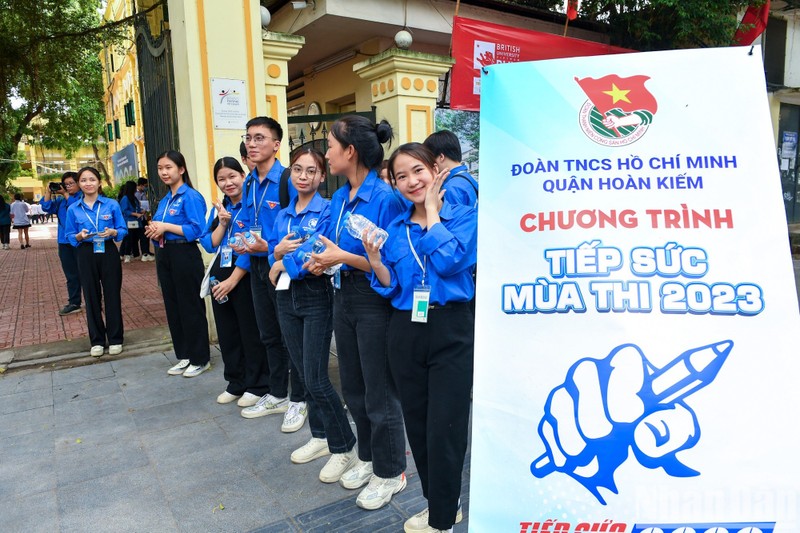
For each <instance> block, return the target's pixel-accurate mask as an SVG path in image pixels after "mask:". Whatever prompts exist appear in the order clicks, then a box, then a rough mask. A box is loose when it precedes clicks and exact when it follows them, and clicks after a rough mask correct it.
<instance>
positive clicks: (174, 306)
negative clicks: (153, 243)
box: [156, 242, 211, 366]
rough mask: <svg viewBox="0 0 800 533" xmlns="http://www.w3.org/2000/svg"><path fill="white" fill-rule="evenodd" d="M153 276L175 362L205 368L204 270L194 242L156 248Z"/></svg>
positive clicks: (206, 348) (208, 356)
mask: <svg viewBox="0 0 800 533" xmlns="http://www.w3.org/2000/svg"><path fill="white" fill-rule="evenodd" d="M156 250H157V252H156V274H157V275H158V282H159V283H160V284H161V294H162V295H163V296H164V308H165V309H166V311H167V325H168V326H169V334H170V336H171V337H172V346H173V348H174V349H175V356H176V357H177V358H178V360H181V359H188V360H189V362H190V363H191V364H193V365H200V366H202V365H205V364H206V363H208V361H209V360H210V359H211V351H210V349H209V346H208V321H207V320H206V304H205V302H204V301H203V299H202V298H200V284H201V283H202V282H203V276H204V275H205V268H204V267H203V258H202V257H201V256H200V249H199V248H198V247H197V243H196V242H189V243H182V244H165V245H164V247H163V248H156Z"/></svg>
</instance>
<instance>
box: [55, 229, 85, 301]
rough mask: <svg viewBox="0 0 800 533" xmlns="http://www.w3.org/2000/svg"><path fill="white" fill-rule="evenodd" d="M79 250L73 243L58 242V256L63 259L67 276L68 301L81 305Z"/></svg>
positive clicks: (62, 265) (63, 266) (63, 267)
mask: <svg viewBox="0 0 800 533" xmlns="http://www.w3.org/2000/svg"><path fill="white" fill-rule="evenodd" d="M77 255H78V250H77V248H75V247H74V246H72V245H71V244H62V243H58V258H59V259H60V260H61V270H63V271H64V277H65V278H67V298H68V299H67V302H68V303H70V304H72V305H81V278H80V275H79V274H78V260H77Z"/></svg>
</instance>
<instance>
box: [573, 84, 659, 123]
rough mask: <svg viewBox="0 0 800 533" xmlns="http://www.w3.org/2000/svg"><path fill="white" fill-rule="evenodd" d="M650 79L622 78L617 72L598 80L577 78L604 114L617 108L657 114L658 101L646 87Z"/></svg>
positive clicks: (587, 94)
mask: <svg viewBox="0 0 800 533" xmlns="http://www.w3.org/2000/svg"><path fill="white" fill-rule="evenodd" d="M649 79H650V77H649V76H629V77H627V78H621V77H619V76H617V75H616V74H609V75H608V76H603V77H602V78H600V79H597V80H596V79H594V78H583V79H578V78H575V81H577V82H578V85H580V86H581V89H583V92H585V93H586V96H588V97H589V100H591V101H592V103H593V104H594V106H595V107H596V108H597V110H598V111H600V112H601V113H602V114H604V115H605V114H606V113H608V112H609V111H611V110H612V109H617V108H619V109H621V110H622V111H624V112H625V113H633V112H634V111H639V110H645V111H649V112H650V113H652V114H654V115H655V113H656V111H657V110H658V103H657V102H656V99H655V97H654V96H653V95H652V94H650V91H648V90H647V89H645V87H644V82H646V81H647V80H649Z"/></svg>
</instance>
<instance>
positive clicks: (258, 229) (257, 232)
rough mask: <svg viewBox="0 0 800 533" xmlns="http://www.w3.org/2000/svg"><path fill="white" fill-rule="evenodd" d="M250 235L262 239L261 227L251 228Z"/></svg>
mask: <svg viewBox="0 0 800 533" xmlns="http://www.w3.org/2000/svg"><path fill="white" fill-rule="evenodd" d="M250 233H252V234H253V235H255V236H257V237H261V226H250Z"/></svg>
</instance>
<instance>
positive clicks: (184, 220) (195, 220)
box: [153, 183, 206, 241]
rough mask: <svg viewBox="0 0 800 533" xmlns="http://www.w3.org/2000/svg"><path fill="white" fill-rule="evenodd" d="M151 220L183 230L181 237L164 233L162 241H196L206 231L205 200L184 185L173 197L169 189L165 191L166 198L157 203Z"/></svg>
mask: <svg viewBox="0 0 800 533" xmlns="http://www.w3.org/2000/svg"><path fill="white" fill-rule="evenodd" d="M153 220H155V221H156V222H166V223H167V224H177V225H178V226H180V227H181V229H183V236H181V235H178V234H176V233H172V232H171V231H165V232H164V240H167V241H176V240H181V239H185V240H187V241H196V240H197V239H199V238H200V236H201V235H203V234H204V233H205V231H206V200H205V198H203V195H202V194H200V193H199V192H197V191H196V190H194V189H192V188H191V187H189V186H188V185H186V184H185V183H184V184H183V185H181V186H180V187H179V188H178V192H177V193H176V194H175V195H174V196H173V195H172V190H171V189H170V190H169V191H167V194H166V196H164V198H162V199H161V201H160V202H158V210H157V211H156V214H155V215H153Z"/></svg>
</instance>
